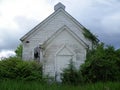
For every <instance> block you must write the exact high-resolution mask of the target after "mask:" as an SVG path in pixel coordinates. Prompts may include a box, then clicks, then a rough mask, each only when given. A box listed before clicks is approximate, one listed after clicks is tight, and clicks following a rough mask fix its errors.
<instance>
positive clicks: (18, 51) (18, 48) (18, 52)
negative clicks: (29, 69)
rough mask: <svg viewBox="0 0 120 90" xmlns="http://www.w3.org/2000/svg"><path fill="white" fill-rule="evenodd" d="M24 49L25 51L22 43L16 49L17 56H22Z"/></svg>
mask: <svg viewBox="0 0 120 90" xmlns="http://www.w3.org/2000/svg"><path fill="white" fill-rule="evenodd" d="M22 51H23V46H22V44H20V45H19V46H18V47H17V49H16V50H15V53H16V56H17V57H19V58H22Z"/></svg>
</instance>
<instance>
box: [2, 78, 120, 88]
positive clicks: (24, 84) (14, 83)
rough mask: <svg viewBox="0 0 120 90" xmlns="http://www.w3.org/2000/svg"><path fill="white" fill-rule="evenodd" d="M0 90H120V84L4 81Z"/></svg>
mask: <svg viewBox="0 0 120 90" xmlns="http://www.w3.org/2000/svg"><path fill="white" fill-rule="evenodd" d="M0 90H120V82H107V83H101V82H99V83H95V84H85V85H78V86H70V85H62V84H51V85H50V84H41V83H40V82H27V81H12V80H7V81H2V82H0Z"/></svg>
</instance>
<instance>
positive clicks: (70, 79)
mask: <svg viewBox="0 0 120 90" xmlns="http://www.w3.org/2000/svg"><path fill="white" fill-rule="evenodd" d="M61 80H62V83H64V84H73V85H77V84H79V83H82V82H83V77H82V75H81V72H79V71H78V70H77V69H76V68H75V65H74V62H73V61H72V60H70V63H69V65H68V67H67V68H65V69H64V70H63V73H61Z"/></svg>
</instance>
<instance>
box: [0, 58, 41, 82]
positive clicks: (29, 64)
mask: <svg viewBox="0 0 120 90" xmlns="http://www.w3.org/2000/svg"><path fill="white" fill-rule="evenodd" d="M0 79H1V80H2V79H17V80H26V81H31V80H38V81H41V80H42V65H41V64H38V63H36V62H34V61H23V60H21V59H20V58H17V57H10V58H6V59H3V60H2V61H0Z"/></svg>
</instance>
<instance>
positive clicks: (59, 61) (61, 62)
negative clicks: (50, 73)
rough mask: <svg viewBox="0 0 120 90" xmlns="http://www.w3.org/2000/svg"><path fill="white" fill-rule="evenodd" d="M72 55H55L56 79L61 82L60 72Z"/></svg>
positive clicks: (66, 65)
mask: <svg viewBox="0 0 120 90" xmlns="http://www.w3.org/2000/svg"><path fill="white" fill-rule="evenodd" d="M72 57H73V55H57V57H56V75H57V76H56V80H57V81H60V82H61V79H60V74H61V73H62V72H63V69H64V68H67V67H68V64H69V63H70V60H71V59H72Z"/></svg>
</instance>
